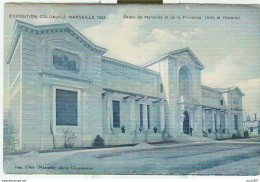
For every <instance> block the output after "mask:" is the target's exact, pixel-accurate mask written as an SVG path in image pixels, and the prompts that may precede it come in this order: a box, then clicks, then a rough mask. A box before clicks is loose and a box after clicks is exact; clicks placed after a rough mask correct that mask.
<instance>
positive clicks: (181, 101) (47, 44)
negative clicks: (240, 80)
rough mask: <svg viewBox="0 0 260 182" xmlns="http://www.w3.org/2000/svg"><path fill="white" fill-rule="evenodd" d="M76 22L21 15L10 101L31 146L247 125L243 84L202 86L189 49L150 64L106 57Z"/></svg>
mask: <svg viewBox="0 0 260 182" xmlns="http://www.w3.org/2000/svg"><path fill="white" fill-rule="evenodd" d="M105 52H106V49H105V48H102V47H99V46H97V45H95V44H94V43H93V42H91V41H90V40H88V39H87V38H86V37H85V36H84V35H82V34H81V33H80V32H79V31H77V30H76V29H75V28H74V27H72V26H71V25H70V24H52V25H42V26H35V25H31V24H28V23H25V22H22V21H16V24H15V33H14V37H13V41H12V44H11V47H10V51H9V54H8V57H7V64H8V69H9V100H10V101H9V108H10V110H11V112H12V122H13V124H14V126H15V127H16V130H17V132H18V137H19V140H20V142H19V146H18V148H20V149H23V150H33V149H49V148H53V147H54V146H55V147H64V143H66V142H68V143H69V144H71V145H73V146H79V147H86V146H91V145H93V142H94V140H95V138H96V137H97V135H99V136H101V137H102V138H103V139H104V140H105V145H121V144H132V143H140V142H160V141H167V140H174V138H175V137H177V136H179V135H182V134H187V135H191V134H192V136H197V137H203V136H204V137H211V138H228V137H231V135H233V134H238V133H239V132H241V131H243V112H242V110H243V108H242V96H243V95H244V94H243V93H242V92H241V91H240V89H239V88H238V87H231V88H224V89H220V88H210V87H207V86H203V85H201V71H202V70H203V69H204V66H203V64H202V63H201V62H200V61H199V59H198V58H197V57H196V56H195V55H194V53H193V52H192V51H191V50H190V49H189V48H183V49H180V50H176V51H172V52H169V53H167V54H165V55H163V56H161V57H160V58H158V59H156V60H154V61H152V62H149V63H147V64H145V65H143V66H136V65H133V64H129V63H126V62H122V61H119V60H116V59H113V58H109V57H106V56H104V53H105Z"/></svg>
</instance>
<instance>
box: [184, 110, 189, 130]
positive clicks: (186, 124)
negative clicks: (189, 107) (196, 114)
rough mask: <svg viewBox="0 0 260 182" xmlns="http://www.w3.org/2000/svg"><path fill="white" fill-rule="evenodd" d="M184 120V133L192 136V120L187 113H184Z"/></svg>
mask: <svg viewBox="0 0 260 182" xmlns="http://www.w3.org/2000/svg"><path fill="white" fill-rule="evenodd" d="M183 115H184V120H183V133H184V134H190V119H189V113H188V112H187V111H184V113H183Z"/></svg>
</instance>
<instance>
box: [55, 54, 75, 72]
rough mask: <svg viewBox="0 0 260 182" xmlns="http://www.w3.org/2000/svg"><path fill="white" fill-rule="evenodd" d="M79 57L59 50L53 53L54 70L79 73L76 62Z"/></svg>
mask: <svg viewBox="0 0 260 182" xmlns="http://www.w3.org/2000/svg"><path fill="white" fill-rule="evenodd" d="M78 60H79V56H78V55H76V54H72V53H69V52H65V51H62V50H59V49H54V51H53V66H54V67H55V68H56V69H60V70H65V71H79V70H78V68H77V63H76V62H77V61H78Z"/></svg>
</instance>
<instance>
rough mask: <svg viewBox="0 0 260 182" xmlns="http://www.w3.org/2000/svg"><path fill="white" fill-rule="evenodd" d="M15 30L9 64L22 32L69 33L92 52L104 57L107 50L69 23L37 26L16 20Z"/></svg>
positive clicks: (42, 33) (8, 58) (39, 33)
mask: <svg viewBox="0 0 260 182" xmlns="http://www.w3.org/2000/svg"><path fill="white" fill-rule="evenodd" d="M14 29H15V34H14V39H13V41H12V44H11V48H10V51H9V54H8V57H7V63H9V62H10V60H11V58H12V54H13V52H14V49H15V46H16V44H17V41H18V39H17V36H18V35H19V34H21V32H23V31H25V32H29V33H32V34H38V35H44V34H49V33H56V32H67V33H69V34H70V35H72V36H73V37H74V38H75V39H77V40H78V41H79V42H81V43H82V44H83V45H84V46H86V47H87V48H88V49H90V50H91V51H93V52H97V53H99V54H102V55H103V54H104V53H105V52H106V49H105V48H103V47H99V46H97V45H95V44H94V43H93V42H91V41H90V40H89V39H87V38H86V37H85V36H84V35H82V34H81V33H80V32H79V31H78V30H76V29H75V28H74V27H73V26H71V25H70V24H68V23H65V24H51V25H39V26H35V25H32V24H29V23H26V22H23V21H20V20H16V23H15V27H14ZM18 38H19V37H18Z"/></svg>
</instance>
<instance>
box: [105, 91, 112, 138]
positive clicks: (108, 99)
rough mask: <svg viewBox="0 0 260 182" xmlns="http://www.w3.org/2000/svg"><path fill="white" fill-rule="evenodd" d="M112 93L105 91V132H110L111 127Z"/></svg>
mask: <svg viewBox="0 0 260 182" xmlns="http://www.w3.org/2000/svg"><path fill="white" fill-rule="evenodd" d="M111 95H112V93H106V95H105V99H106V106H107V107H106V109H107V110H106V115H107V132H108V133H110V132H111V128H113V105H112V98H111Z"/></svg>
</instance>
